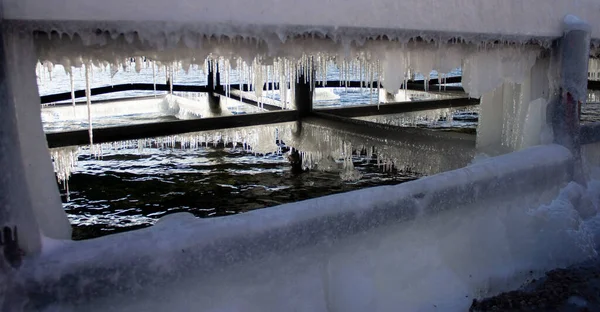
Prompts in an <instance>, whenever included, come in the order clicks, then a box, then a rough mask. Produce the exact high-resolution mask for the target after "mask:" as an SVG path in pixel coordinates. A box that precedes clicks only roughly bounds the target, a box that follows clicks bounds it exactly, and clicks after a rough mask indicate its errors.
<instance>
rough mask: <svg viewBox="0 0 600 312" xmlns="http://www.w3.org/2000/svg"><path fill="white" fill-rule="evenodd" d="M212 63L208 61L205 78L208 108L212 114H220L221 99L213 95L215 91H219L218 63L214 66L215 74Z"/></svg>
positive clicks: (219, 75)
mask: <svg viewBox="0 0 600 312" xmlns="http://www.w3.org/2000/svg"><path fill="white" fill-rule="evenodd" d="M212 62H213V61H208V77H206V78H207V80H206V81H207V83H206V86H207V89H208V107H209V108H210V110H211V112H212V113H213V114H220V113H221V97H220V96H219V95H218V94H215V91H221V74H220V73H219V63H217V64H216V70H217V72H216V74H215V72H214V71H213V63H212Z"/></svg>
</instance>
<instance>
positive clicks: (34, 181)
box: [4, 31, 71, 239]
mask: <svg viewBox="0 0 600 312" xmlns="http://www.w3.org/2000/svg"><path fill="white" fill-rule="evenodd" d="M4 48H5V53H6V64H7V65H6V66H7V67H6V69H7V72H6V73H8V76H7V79H8V81H9V87H10V88H11V91H10V96H11V101H10V102H9V103H12V104H9V105H14V106H15V111H16V114H17V121H16V122H17V127H18V134H19V139H20V142H21V146H20V149H21V153H22V154H21V157H22V158H21V161H22V162H23V165H24V171H23V174H24V178H25V181H26V182H27V187H28V189H29V197H30V201H31V205H32V209H33V214H34V216H35V218H36V220H37V224H38V226H39V230H40V232H41V233H42V234H43V235H44V236H46V237H50V238H54V239H71V224H70V223H69V220H68V218H67V215H66V213H65V211H64V209H63V206H62V201H61V199H60V194H59V191H58V187H57V183H56V175H55V174H54V168H53V166H52V160H51V158H50V152H49V151H48V145H47V142H46V136H45V134H44V129H43V126H42V119H41V105H40V98H39V94H38V93H37V92H35V91H34V92H32V90H37V84H36V76H35V64H36V60H37V58H36V54H35V47H34V42H33V35H32V34H30V33H27V32H20V31H6V32H5V33H4ZM23 234H25V233H23ZM38 239H39V238H38Z"/></svg>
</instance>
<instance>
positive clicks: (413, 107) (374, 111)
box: [315, 98, 479, 117]
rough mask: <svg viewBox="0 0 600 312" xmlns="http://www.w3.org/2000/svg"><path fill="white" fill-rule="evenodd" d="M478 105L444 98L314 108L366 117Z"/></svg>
mask: <svg viewBox="0 0 600 312" xmlns="http://www.w3.org/2000/svg"><path fill="white" fill-rule="evenodd" d="M474 105H479V99H470V98H456V99H446V100H431V101H412V102H399V103H387V104H380V105H361V106H351V107H336V108H324V109H315V112H321V113H325V114H332V115H337V116H342V117H366V116H375V115H389V114H401V113H410V112H418V111H424V110H431V109H440V108H453V107H465V106H474Z"/></svg>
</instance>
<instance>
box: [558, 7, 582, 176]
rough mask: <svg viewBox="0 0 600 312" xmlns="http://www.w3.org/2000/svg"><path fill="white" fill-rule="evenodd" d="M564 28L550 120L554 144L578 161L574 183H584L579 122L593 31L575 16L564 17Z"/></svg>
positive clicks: (576, 162)
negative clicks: (562, 147) (555, 98)
mask: <svg viewBox="0 0 600 312" xmlns="http://www.w3.org/2000/svg"><path fill="white" fill-rule="evenodd" d="M563 27H564V33H563V37H562V38H561V39H560V41H559V50H558V51H559V52H560V58H559V59H558V62H559V66H558V68H557V69H558V70H559V75H560V80H559V83H560V85H559V86H558V91H559V94H558V97H559V98H558V101H555V102H554V105H553V106H552V108H551V120H552V127H553V131H554V141H555V143H558V144H561V145H563V146H565V147H567V148H568V149H569V150H571V152H572V153H573V156H574V157H575V168H574V172H573V174H574V180H575V181H578V182H584V178H583V169H582V167H581V146H580V141H579V128H580V127H579V122H580V113H581V106H582V105H584V104H585V101H586V98H587V72H588V62H589V55H590V37H591V36H590V32H591V30H590V26H589V24H587V23H585V22H584V21H582V20H580V19H579V18H577V17H575V16H573V15H567V16H566V17H565V19H564V24H563Z"/></svg>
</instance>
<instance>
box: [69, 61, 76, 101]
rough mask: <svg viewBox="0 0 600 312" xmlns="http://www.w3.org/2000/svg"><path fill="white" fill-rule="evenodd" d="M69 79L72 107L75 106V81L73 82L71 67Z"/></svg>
mask: <svg viewBox="0 0 600 312" xmlns="http://www.w3.org/2000/svg"><path fill="white" fill-rule="evenodd" d="M69 80H70V82H71V103H72V104H73V107H75V83H74V82H73V69H71V73H69Z"/></svg>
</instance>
